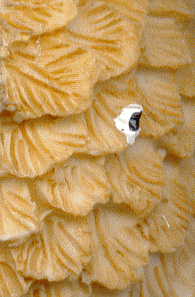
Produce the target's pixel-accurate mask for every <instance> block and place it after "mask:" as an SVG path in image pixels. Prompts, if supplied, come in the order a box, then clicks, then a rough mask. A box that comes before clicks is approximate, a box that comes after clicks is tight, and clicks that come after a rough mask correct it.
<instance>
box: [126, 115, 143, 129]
mask: <svg viewBox="0 0 195 297" xmlns="http://www.w3.org/2000/svg"><path fill="white" fill-rule="evenodd" d="M141 115H142V111H140V112H134V113H133V114H132V116H131V117H130V120H129V129H130V130H131V131H137V130H138V129H139V121H140V118H141Z"/></svg>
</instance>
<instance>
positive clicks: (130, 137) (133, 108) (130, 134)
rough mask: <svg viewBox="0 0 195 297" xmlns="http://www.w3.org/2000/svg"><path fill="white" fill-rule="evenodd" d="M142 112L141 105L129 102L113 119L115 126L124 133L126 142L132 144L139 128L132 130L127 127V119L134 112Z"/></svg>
mask: <svg viewBox="0 0 195 297" xmlns="http://www.w3.org/2000/svg"><path fill="white" fill-rule="evenodd" d="M137 112H138V113H141V112H143V107H142V106H141V105H139V104H130V105H128V106H126V107H124V108H123V109H122V111H121V113H120V114H119V115H118V116H117V117H116V118H115V119H114V122H115V126H116V128H117V129H118V130H119V131H121V132H122V133H123V134H125V135H126V138H127V142H128V143H129V144H133V143H134V142H135V139H136V137H137V136H138V135H139V133H140V131H141V129H140V128H139V129H138V130H136V131H133V130H131V129H130V127H129V120H130V119H131V116H132V115H133V114H134V113H137Z"/></svg>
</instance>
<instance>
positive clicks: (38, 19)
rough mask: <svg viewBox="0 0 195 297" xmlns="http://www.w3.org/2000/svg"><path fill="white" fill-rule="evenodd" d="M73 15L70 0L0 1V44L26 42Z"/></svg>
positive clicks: (59, 24)
mask: <svg viewBox="0 0 195 297" xmlns="http://www.w3.org/2000/svg"><path fill="white" fill-rule="evenodd" d="M76 14H77V8H76V3H75V1H74V0H47V1H43V0H40V1H37V0H1V1H0V30H1V32H2V33H1V34H2V36H1V39H2V40H1V41H2V45H3V46H7V45H9V43H12V42H14V41H19V40H20V41H27V40H28V39H29V38H30V37H32V36H33V35H38V34H43V33H46V32H49V31H53V30H56V29H58V28H60V27H63V26H65V25H66V24H67V23H68V22H69V21H70V20H71V19H73V18H74V17H75V16H76Z"/></svg>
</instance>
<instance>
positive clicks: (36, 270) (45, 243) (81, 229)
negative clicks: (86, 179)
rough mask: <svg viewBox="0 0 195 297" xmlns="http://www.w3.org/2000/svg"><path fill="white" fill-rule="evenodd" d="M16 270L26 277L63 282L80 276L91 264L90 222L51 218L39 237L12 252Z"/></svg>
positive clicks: (70, 217) (57, 215)
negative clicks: (87, 265)
mask: <svg viewBox="0 0 195 297" xmlns="http://www.w3.org/2000/svg"><path fill="white" fill-rule="evenodd" d="M11 253H12V255H13V257H14V259H15V263H16V268H17V270H18V271H20V272H22V274H23V275H24V276H26V277H30V278H35V279H47V280H49V281H60V280H63V279H65V278H67V277H68V276H69V277H74V278H75V277H76V276H77V275H79V274H80V273H81V271H82V269H83V267H84V266H85V265H86V264H87V263H88V262H89V260H90V234H89V224H88V220H87V218H86V217H85V218H73V217H72V216H68V215H61V214H50V215H48V216H47V217H46V219H45V222H44V225H43V227H42V229H41V231H40V233H38V234H37V235H34V236H32V237H31V239H30V240H28V241H27V242H25V243H24V244H22V245H20V246H18V247H16V248H12V249H11Z"/></svg>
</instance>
